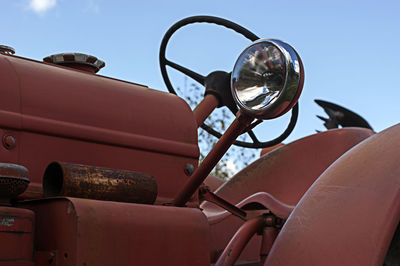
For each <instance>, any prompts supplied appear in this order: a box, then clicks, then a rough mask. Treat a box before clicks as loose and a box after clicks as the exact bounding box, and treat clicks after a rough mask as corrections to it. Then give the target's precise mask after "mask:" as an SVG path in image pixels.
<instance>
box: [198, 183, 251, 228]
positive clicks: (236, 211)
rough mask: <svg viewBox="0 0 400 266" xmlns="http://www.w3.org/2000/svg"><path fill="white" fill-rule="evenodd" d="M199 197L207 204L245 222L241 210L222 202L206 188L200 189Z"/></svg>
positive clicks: (243, 212) (244, 215)
mask: <svg viewBox="0 0 400 266" xmlns="http://www.w3.org/2000/svg"><path fill="white" fill-rule="evenodd" d="M200 193H201V197H202V198H203V199H204V200H206V201H209V202H212V203H214V204H216V205H218V206H220V207H221V208H223V209H225V210H227V211H228V212H230V213H232V214H233V215H235V216H237V217H239V218H240V219H242V220H244V221H246V215H247V214H246V212H245V211H243V210H241V209H240V208H238V207H236V206H235V205H233V204H231V203H229V202H228V201H226V200H224V199H223V198H221V197H218V196H217V195H215V194H214V193H212V192H211V191H210V190H209V189H208V188H207V189H206V188H204V189H201V192H200Z"/></svg>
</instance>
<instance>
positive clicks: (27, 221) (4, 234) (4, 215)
mask: <svg viewBox="0 0 400 266" xmlns="http://www.w3.org/2000/svg"><path fill="white" fill-rule="evenodd" d="M34 228H35V214H34V212H33V211H31V210H27V209H19V208H11V207H0V265H12V266H14V265H31V264H33V240H34ZM19 263H20V264H19Z"/></svg>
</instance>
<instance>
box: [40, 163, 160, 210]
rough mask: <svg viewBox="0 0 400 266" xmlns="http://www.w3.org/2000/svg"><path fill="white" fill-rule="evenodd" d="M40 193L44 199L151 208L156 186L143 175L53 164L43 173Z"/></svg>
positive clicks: (116, 170)
mask: <svg viewBox="0 0 400 266" xmlns="http://www.w3.org/2000/svg"><path fill="white" fill-rule="evenodd" d="M43 191H44V195H45V196H47V197H55V196H71V197H78V198H88V199H98V200H111V201H118V202H133V203H144V204H152V203H154V201H155V200H156V197H157V183H156V181H155V179H154V178H153V177H152V176H151V175H149V174H145V173H139V172H133V171H127V170H120V169H111V168H104V167H96V166H88V165H81V164H72V163H64V162H53V163H51V164H50V165H49V166H48V167H47V168H46V171H45V173H44V176H43Z"/></svg>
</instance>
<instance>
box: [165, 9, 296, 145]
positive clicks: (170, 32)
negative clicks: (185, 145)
mask: <svg viewBox="0 0 400 266" xmlns="http://www.w3.org/2000/svg"><path fill="white" fill-rule="evenodd" d="M193 23H212V24H216V25H219V26H223V27H226V28H228V29H231V30H233V31H235V32H237V33H239V34H241V35H242V36H244V37H245V38H247V39H249V40H250V41H255V40H258V39H259V38H258V37H257V36H256V35H255V34H254V33H252V32H250V31H249V30H247V29H245V28H243V27H242V26H240V25H238V24H236V23H233V22H231V21H229V20H225V19H222V18H217V17H210V16H194V17H189V18H186V19H183V20H181V21H178V22H177V23H175V24H174V25H173V26H172V27H171V28H169V29H168V31H167V33H166V34H165V35H164V38H163V39H162V41H161V46H160V54H159V61H160V68H161V75H162V77H163V80H164V83H165V85H166V87H167V89H168V91H169V92H171V93H174V94H176V92H175V90H174V88H173V86H172V84H171V82H170V80H169V77H168V73H167V70H166V66H169V67H171V68H174V69H175V70H177V71H179V72H181V73H183V74H185V75H187V76H189V77H191V78H192V79H194V80H195V81H197V82H199V83H200V84H203V85H206V84H205V83H206V79H207V78H209V77H210V75H209V76H207V77H204V76H202V75H200V74H198V73H196V72H194V71H193V70H191V69H188V68H186V67H183V66H181V65H178V64H177V63H174V62H172V61H169V60H168V59H166V57H165V51H166V48H167V43H168V41H169V39H170V38H171V36H172V35H173V34H174V33H175V32H176V31H177V30H178V29H180V28H182V27H184V26H186V25H189V24H193ZM216 72H218V71H215V72H212V73H211V74H213V73H216ZM220 72H221V71H220ZM228 74H229V73H228ZM222 77H223V75H222ZM219 81H221V80H219ZM223 82H225V81H223ZM224 104H225V106H226V107H228V109H229V110H230V111H231V112H232V113H233V114H234V115H235V114H236V113H237V111H238V108H237V106H236V104H234V103H233V104H226V103H224ZM297 116H298V104H296V105H295V106H294V107H293V109H292V117H291V119H290V122H289V125H288V127H287V128H286V130H285V131H284V132H283V133H282V134H281V135H280V136H278V137H277V138H275V139H273V140H270V141H265V142H264V141H259V140H258V138H257V137H256V135H255V134H254V132H253V131H252V129H253V128H254V127H255V126H257V125H258V124H259V123H261V122H262V120H257V121H256V122H254V123H253V124H251V125H250V127H249V128H248V130H247V134H248V135H249V136H250V138H251V140H252V141H249V142H247V141H239V140H236V141H235V143H234V144H235V145H237V146H241V147H246V148H255V149H260V148H266V147H271V146H274V145H276V144H278V143H280V142H282V141H283V140H284V139H285V138H286V137H287V136H288V135H289V134H290V133H291V132H292V131H293V128H294V126H295V125H296V121H297ZM201 128H202V129H204V130H205V131H207V132H208V133H209V134H211V135H213V136H215V137H217V138H220V137H221V136H222V134H221V133H219V132H218V131H216V130H214V129H213V128H212V127H210V126H208V125H206V124H204V123H203V124H202V125H201Z"/></svg>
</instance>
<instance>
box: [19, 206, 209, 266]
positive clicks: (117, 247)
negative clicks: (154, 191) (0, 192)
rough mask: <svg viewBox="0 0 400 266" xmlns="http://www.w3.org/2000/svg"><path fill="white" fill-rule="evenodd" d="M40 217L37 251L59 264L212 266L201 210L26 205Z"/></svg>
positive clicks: (205, 220) (37, 229)
mask: <svg viewBox="0 0 400 266" xmlns="http://www.w3.org/2000/svg"><path fill="white" fill-rule="evenodd" d="M22 204H23V205H24V206H25V207H29V208H30V209H32V210H34V211H35V213H36V217H37V226H36V233H37V235H36V237H35V247H36V249H37V250H40V251H56V252H55V253H56V260H57V265H59V266H64V265H88V266H89V265H146V266H147V265H210V262H209V249H210V239H209V235H208V230H209V226H208V223H207V219H206V218H205V216H204V215H203V214H202V212H201V211H200V210H199V209H192V208H176V207H166V206H156V205H142V204H133V203H119V202H111V201H97V200H89V199H76V198H58V199H44V200H35V201H30V202H24V203H22Z"/></svg>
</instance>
